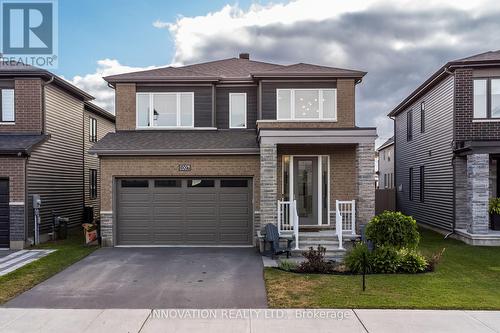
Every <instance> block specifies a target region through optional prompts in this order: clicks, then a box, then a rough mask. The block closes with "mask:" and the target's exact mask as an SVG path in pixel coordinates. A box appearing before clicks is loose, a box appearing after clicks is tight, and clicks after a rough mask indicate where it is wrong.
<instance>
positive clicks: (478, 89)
mask: <svg viewBox="0 0 500 333" xmlns="http://www.w3.org/2000/svg"><path fill="white" fill-rule="evenodd" d="M474 118H476V119H481V118H483V119H485V118H500V79H476V80H474Z"/></svg>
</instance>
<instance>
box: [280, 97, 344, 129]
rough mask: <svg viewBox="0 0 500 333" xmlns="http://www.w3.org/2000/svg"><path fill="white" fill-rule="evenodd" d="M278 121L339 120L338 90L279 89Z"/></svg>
mask: <svg viewBox="0 0 500 333" xmlns="http://www.w3.org/2000/svg"><path fill="white" fill-rule="evenodd" d="M276 96H277V119H278V120H331V121H336V120H337V89H277V91H276Z"/></svg>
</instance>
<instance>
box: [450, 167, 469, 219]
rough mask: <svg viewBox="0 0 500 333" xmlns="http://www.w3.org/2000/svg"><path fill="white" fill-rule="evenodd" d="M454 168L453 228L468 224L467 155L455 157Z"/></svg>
mask: <svg viewBox="0 0 500 333" xmlns="http://www.w3.org/2000/svg"><path fill="white" fill-rule="evenodd" d="M454 170H455V229H466V228H467V225H468V224H469V222H470V221H469V215H470V214H469V206H468V204H467V203H468V200H467V157H456V158H455V160H454Z"/></svg>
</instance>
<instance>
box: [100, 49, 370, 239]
mask: <svg viewBox="0 0 500 333" xmlns="http://www.w3.org/2000/svg"><path fill="white" fill-rule="evenodd" d="M365 74H366V73H364V72H360V71H354V70H346V69H339V68H332V67H325V66H316V65H309V64H303V63H300V64H295V65H289V66H283V65H278V64H271V63H265V62H260V61H254V60H250V59H249V55H248V54H245V53H244V54H240V56H239V57H238V58H231V59H225V60H218V61H212V62H206V63H200V64H193V65H188V66H183V67H166V68H160V69H154V70H147V71H141V72H135V73H127V74H120V75H114V76H108V77H106V78H105V80H106V81H107V82H108V83H109V84H110V85H111V86H112V87H114V88H115V96H116V126H117V131H116V133H110V134H108V135H106V136H105V137H104V138H103V139H102V140H101V141H99V142H98V143H97V144H96V145H95V146H94V148H93V149H92V152H94V153H96V154H98V155H99V157H100V159H101V172H102V183H101V194H102V196H101V224H102V237H103V244H105V245H108V246H113V245H125V246H130V245H167V246H168V245H209V246H210V245H233V246H252V245H255V241H256V236H257V234H258V231H259V230H261V228H263V227H264V225H266V224H267V223H273V224H276V225H278V226H279V230H280V232H283V233H285V232H287V231H289V232H292V233H293V234H294V235H298V233H299V227H300V232H303V231H304V232H305V231H307V230H313V231H314V230H317V229H322V228H325V229H329V228H332V227H334V225H335V217H336V212H335V207H336V205H337V200H341V201H342V202H345V201H348V203H345V204H343V206H341V207H342V212H341V213H342V214H343V215H341V218H344V220H345V221H344V222H345V223H344V228H345V229H348V232H349V233H351V232H355V230H353V229H354V227H355V225H354V224H355V223H358V225H359V224H364V223H367V222H368V221H369V220H370V218H371V217H372V215H373V213H374V164H373V158H374V140H375V138H376V130H375V129H374V128H359V127H356V124H355V88H356V85H357V84H359V83H360V82H361V79H362V78H363V76H364V75H365ZM354 203H355V204H354ZM355 218H356V221H355ZM346 221H347V222H346ZM330 233H331V231H330ZM332 237H333V236H332Z"/></svg>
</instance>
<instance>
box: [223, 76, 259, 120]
mask: <svg viewBox="0 0 500 333" xmlns="http://www.w3.org/2000/svg"><path fill="white" fill-rule="evenodd" d="M229 93H246V94H247V128H255V125H256V121H257V86H242V87H218V88H217V90H216V107H215V108H216V120H217V128H229Z"/></svg>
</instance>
